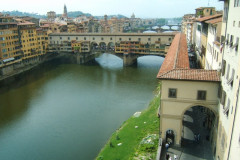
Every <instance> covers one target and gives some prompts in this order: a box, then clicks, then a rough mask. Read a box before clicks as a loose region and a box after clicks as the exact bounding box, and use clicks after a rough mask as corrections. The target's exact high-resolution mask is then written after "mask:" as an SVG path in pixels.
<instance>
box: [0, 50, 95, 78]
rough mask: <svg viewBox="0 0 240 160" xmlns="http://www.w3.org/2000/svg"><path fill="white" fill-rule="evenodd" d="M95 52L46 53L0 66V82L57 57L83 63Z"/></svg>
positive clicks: (91, 57) (67, 61)
mask: <svg viewBox="0 0 240 160" xmlns="http://www.w3.org/2000/svg"><path fill="white" fill-rule="evenodd" d="M96 55H98V54H95V53H84V54H83V53H47V54H45V55H43V56H39V57H35V58H32V59H28V60H23V61H21V62H18V63H14V64H10V65H7V66H4V67H2V68H0V82H1V81H3V80H6V79H8V78H10V77H14V76H17V75H19V74H21V73H23V72H26V71H28V70H31V69H33V68H35V67H37V66H38V65H39V64H42V63H44V62H47V61H50V60H53V59H57V58H59V61H61V62H63V63H73V64H84V63H87V62H89V61H92V60H94V59H95V56H96Z"/></svg>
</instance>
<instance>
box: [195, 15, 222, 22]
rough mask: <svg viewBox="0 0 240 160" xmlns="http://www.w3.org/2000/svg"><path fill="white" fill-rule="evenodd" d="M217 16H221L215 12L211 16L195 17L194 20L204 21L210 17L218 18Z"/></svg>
mask: <svg viewBox="0 0 240 160" xmlns="http://www.w3.org/2000/svg"><path fill="white" fill-rule="evenodd" d="M219 17H222V14H215V15H211V16H205V17H202V18H197V19H196V20H197V21H198V22H204V21H207V20H210V19H214V18H219Z"/></svg>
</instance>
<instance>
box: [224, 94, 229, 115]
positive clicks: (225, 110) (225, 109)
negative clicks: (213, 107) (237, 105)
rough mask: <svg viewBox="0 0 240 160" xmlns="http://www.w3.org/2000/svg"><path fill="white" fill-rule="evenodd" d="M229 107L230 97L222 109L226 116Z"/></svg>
mask: <svg viewBox="0 0 240 160" xmlns="http://www.w3.org/2000/svg"><path fill="white" fill-rule="evenodd" d="M229 108H230V99H229V98H228V101H227V106H226V107H224V111H223V113H224V114H226V116H228V113H229Z"/></svg>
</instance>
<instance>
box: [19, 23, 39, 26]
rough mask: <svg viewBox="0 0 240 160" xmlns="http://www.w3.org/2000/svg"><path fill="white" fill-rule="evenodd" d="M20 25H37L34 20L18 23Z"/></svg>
mask: <svg viewBox="0 0 240 160" xmlns="http://www.w3.org/2000/svg"><path fill="white" fill-rule="evenodd" d="M18 25H19V26H24V25H35V23H32V22H23V23H18Z"/></svg>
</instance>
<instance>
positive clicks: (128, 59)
mask: <svg viewBox="0 0 240 160" xmlns="http://www.w3.org/2000/svg"><path fill="white" fill-rule="evenodd" d="M137 58H138V56H137V55H134V54H125V53H124V54H123V66H131V65H133V64H137Z"/></svg>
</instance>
